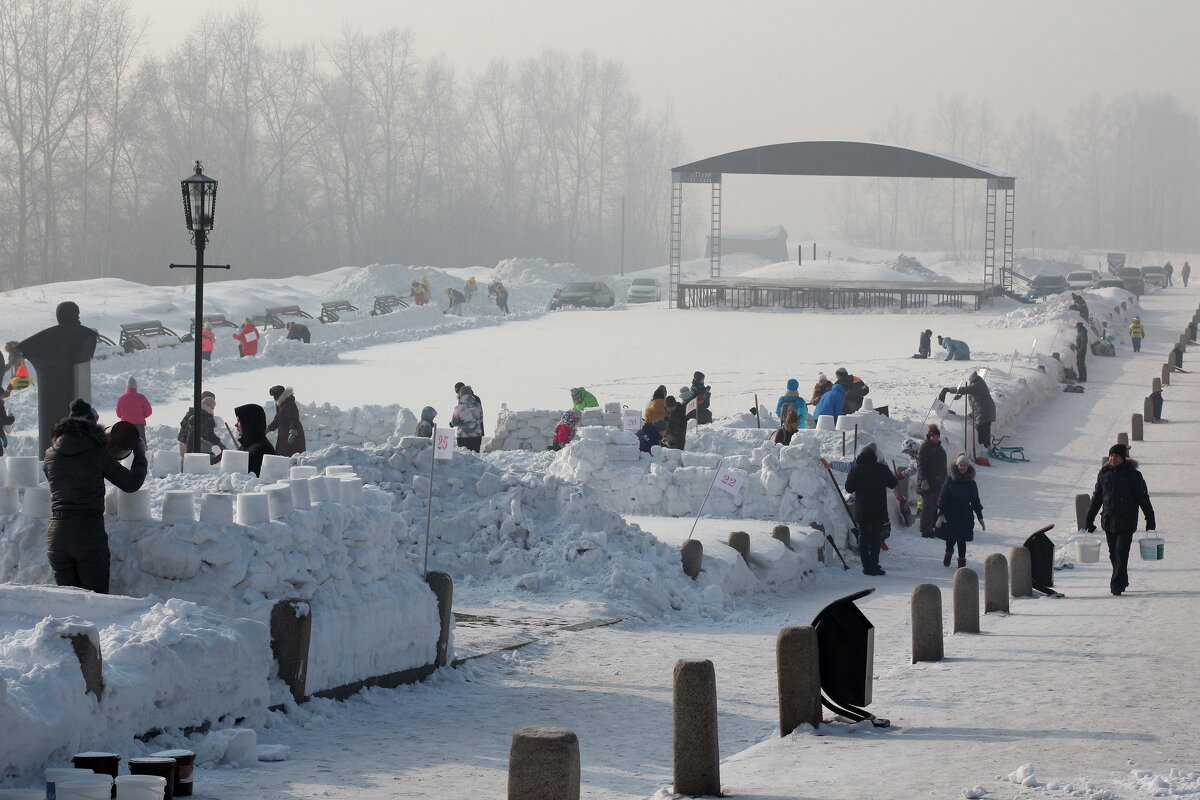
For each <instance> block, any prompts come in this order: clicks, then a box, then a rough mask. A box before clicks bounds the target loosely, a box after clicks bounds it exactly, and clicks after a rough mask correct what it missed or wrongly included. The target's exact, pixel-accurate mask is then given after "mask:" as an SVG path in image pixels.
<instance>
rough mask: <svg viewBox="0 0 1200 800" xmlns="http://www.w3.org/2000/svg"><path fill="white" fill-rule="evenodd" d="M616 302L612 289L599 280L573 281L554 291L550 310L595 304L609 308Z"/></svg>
mask: <svg viewBox="0 0 1200 800" xmlns="http://www.w3.org/2000/svg"><path fill="white" fill-rule="evenodd" d="M615 302H616V297H615V296H614V295H613V292H612V289H610V288H608V287H607V286H605V285H604V284H603V283H601V282H600V281H575V282H573V283H568V284H567V285H566V286H563V287H562V288H561V289H559V290H558V291H556V292H555V293H554V297H552V298H551V299H550V310H551V311H554V310H555V309H558V308H562V307H563V306H596V307H603V308H609V307H610V306H612V304H613V303H615Z"/></svg>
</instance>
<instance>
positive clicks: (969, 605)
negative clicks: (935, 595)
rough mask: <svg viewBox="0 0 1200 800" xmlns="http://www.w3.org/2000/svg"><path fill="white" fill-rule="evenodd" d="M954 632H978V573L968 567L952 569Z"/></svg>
mask: <svg viewBox="0 0 1200 800" xmlns="http://www.w3.org/2000/svg"><path fill="white" fill-rule="evenodd" d="M954 632H955V633H979V575H978V573H976V572H975V570H973V569H971V568H970V567H959V568H958V569H956V570H955V571H954Z"/></svg>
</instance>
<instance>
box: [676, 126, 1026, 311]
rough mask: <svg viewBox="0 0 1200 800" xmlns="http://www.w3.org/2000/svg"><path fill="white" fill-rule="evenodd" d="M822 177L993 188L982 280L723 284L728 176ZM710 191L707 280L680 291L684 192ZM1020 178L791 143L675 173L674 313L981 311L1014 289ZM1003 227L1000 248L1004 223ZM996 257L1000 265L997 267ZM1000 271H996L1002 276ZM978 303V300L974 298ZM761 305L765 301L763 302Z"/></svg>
mask: <svg viewBox="0 0 1200 800" xmlns="http://www.w3.org/2000/svg"><path fill="white" fill-rule="evenodd" d="M727 174H733V175H824V176H842V177H864V178H961V179H976V180H986V181H987V210H986V224H985V227H984V244H983V276H982V277H983V281H982V283H978V284H965V283H947V284H943V283H938V284H913V283H903V282H895V283H883V282H878V281H873V282H867V283H853V282H838V283H833V282H829V281H811V282H801V281H780V280H770V279H758V280H744V279H740V278H737V279H722V278H721V180H722V177H723V176H724V175H727ZM686 183H707V184H709V185H710V186H711V192H712V200H711V214H710V223H709V240H710V242H711V246H710V248H709V259H710V267H709V278H708V279H707V280H701V281H693V282H690V283H688V284H686V285H681V283H680V276H679V265H680V262H681V261H682V258H683V186H684V184H686ZM1015 202H1016V178H1014V177H1012V176H1011V175H1002V174H1000V173H998V172H996V171H994V170H991V169H988V168H987V167H984V166H982V165H979V164H973V163H971V162H968V161H963V160H960V159H956V158H949V157H947V156H941V155H937V154H936V153H927V152H923V151H921V150H909V149H907V148H903V147H894V146H892V145H886V144H872V143H870V142H789V143H785V144H771V145H763V146H761V147H751V148H749V149H747V150H737V151H734V152H732V153H725V154H724V155H719V156H713V157H711V158H706V159H703V160H702V161H694V162H692V163H691V164H684V165H683V166H679V167H675V168H674V169H672V170H671V275H670V288H669V293H668V297H669V300H670V306H671V307H672V308H690V307H696V306H705V305H734V306H737V307H746V306H749V305H774V306H784V307H789V308H846V307H852V306H895V307H898V308H916V307H922V306H926V305H954V306H956V307H960V308H961V307H964V305H966V304H968V303H969V304H972V305H974V307H975V308H976V309H978V308H979V307H980V306H981V305H982V303H983V300H984V298H985V297H987V296H989V295H991V294H992V293H994V292H996V291H1007V292H1011V291H1012V290H1013V283H1014V280H1016V279H1019V276H1016V274H1015V273H1014V272H1013V229H1014V214H1015V210H1014V205H1015ZM1001 203H1002V204H1003V223H1002V227H1000V231H1002V234H1001V238H1000V242H999V247H998V246H997V234H998V230H997V228H998V218H999V217H1000V214H1001V211H1000V208H1001ZM997 251H999V254H1000V258H999V262H997ZM997 267H998V269H997ZM972 298H973V299H972ZM759 301H761V302H759Z"/></svg>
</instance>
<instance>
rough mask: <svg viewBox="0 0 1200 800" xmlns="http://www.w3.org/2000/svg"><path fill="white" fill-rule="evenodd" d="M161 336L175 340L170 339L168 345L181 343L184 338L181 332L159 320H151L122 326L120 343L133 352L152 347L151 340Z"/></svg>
mask: <svg viewBox="0 0 1200 800" xmlns="http://www.w3.org/2000/svg"><path fill="white" fill-rule="evenodd" d="M159 336H169V337H172V338H173V339H174V341H168V342H167V344H168V345H176V344H179V343H180V342H181V341H182V339H180V338H179V334H178V333H176V332H175V331H173V330H171V329H170V328H167V327H165V326H163V324H162V323H161V322H159V321H158V320H156V319H155V320H150V321H149V322H127V323H125V324H124V325H122V326H121V341H120V342H118V344H119V345H120V346H121V347H122V348H124V349H125V352H126V353H132V352H134V351H135V350H145V349H146V348H148V347H150V343H149V342H150V341H151V340H154V339H156V338H157V337H159Z"/></svg>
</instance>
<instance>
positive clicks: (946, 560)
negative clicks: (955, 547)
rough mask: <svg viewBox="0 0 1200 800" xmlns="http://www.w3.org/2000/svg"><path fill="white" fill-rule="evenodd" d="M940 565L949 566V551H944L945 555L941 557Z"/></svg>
mask: <svg viewBox="0 0 1200 800" xmlns="http://www.w3.org/2000/svg"><path fill="white" fill-rule="evenodd" d="M942 566H943V567H948V566H950V554H949V553H946V557H945V558H943V559H942Z"/></svg>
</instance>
